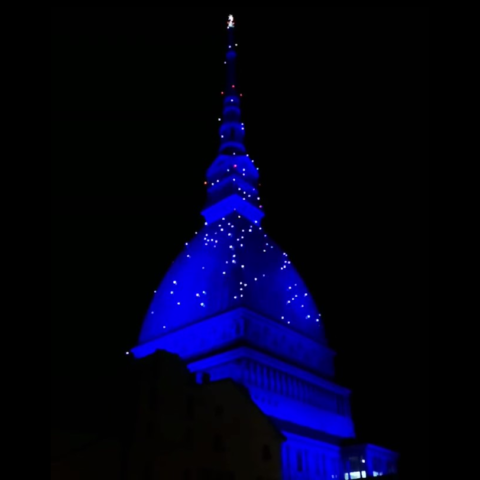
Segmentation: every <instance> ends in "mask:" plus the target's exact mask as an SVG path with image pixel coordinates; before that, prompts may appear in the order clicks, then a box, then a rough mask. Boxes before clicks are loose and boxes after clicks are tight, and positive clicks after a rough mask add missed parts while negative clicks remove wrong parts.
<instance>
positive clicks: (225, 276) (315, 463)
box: [132, 17, 395, 480]
mask: <svg viewBox="0 0 480 480" xmlns="http://www.w3.org/2000/svg"><path fill="white" fill-rule="evenodd" d="M234 32H235V23H234V19H233V17H230V19H229V22H228V48H227V54H226V60H225V64H226V70H227V83H226V87H225V90H224V92H223V95H224V102H223V115H222V118H221V119H220V148H219V153H218V157H217V158H216V159H215V161H214V162H213V164H212V165H211V167H210V168H209V169H208V171H207V175H206V182H205V183H206V185H207V188H208V200H207V205H206V207H205V209H204V210H203V212H202V214H203V216H204V217H205V225H204V228H203V229H202V230H201V231H200V232H198V233H197V234H196V235H195V236H194V237H193V239H192V240H191V241H190V242H189V243H188V244H186V245H185V249H184V250H183V252H182V253H181V254H180V255H179V257H178V258H177V259H176V261H175V262H174V264H173V265H172V267H171V269H170V270H169V271H168V272H167V274H166V275H165V277H164V279H163V281H162V283H161V285H160V287H159V289H158V290H157V291H156V292H155V295H154V298H153V300H152V302H151V306H150V308H149V311H148V314H147V316H146V318H145V321H144V324H143V327H142V330H141V334H140V338H139V342H138V345H137V346H136V347H135V348H133V349H132V353H133V354H134V355H135V357H137V358H143V357H147V356H149V355H152V354H153V353H154V352H155V351H157V350H166V351H169V352H173V353H175V354H178V355H180V356H181V358H182V359H184V360H185V361H186V362H187V363H188V366H189V369H190V370H191V371H192V372H198V373H200V374H201V373H208V374H209V375H210V377H211V379H212V380H221V379H226V378H231V379H233V380H235V381H236V382H238V383H240V384H242V385H244V386H245V387H246V388H247V389H248V390H249V392H250V394H251V397H252V399H253V400H254V401H255V403H256V404H257V405H258V406H259V407H260V409H261V410H262V411H263V412H264V413H265V414H266V415H267V416H268V417H269V418H270V419H271V420H272V422H273V423H274V424H275V425H276V426H277V427H278V428H279V429H280V430H281V431H282V432H283V434H284V436H285V437H286V441H285V442H284V444H283V447H282V448H283V452H282V470H283V479H284V480H306V479H311V480H326V479H328V480H331V479H340V478H347V479H348V478H354V477H351V476H350V477H349V475H350V473H351V472H349V471H347V470H346V468H348V467H347V463H348V462H346V460H345V457H344V454H343V450H342V443H343V442H344V441H345V440H347V439H352V438H354V437H355V430H354V425H353V421H352V416H351V411H350V391H349V390H348V389H346V388H344V387H342V386H340V385H338V384H337V383H335V380H334V363H333V360H334V355H335V353H334V352H333V351H332V350H331V349H330V348H329V346H328V344H327V340H326V338H325V333H324V330H323V325H322V317H321V314H320V312H319V311H318V309H317V307H316V305H315V301H314V299H313V298H312V296H311V294H310V292H309V290H308V288H307V286H306V285H305V283H304V282H303V280H302V278H301V277H300V275H299V273H298V272H297V270H296V269H295V267H294V266H293V265H292V263H291V261H290V260H289V257H288V254H287V253H286V252H284V251H282V249H281V248H280V247H279V246H278V245H277V244H276V243H275V242H274V241H273V240H272V239H271V238H269V236H268V235H266V234H265V232H264V231H263V229H262V225H261V221H262V218H263V216H264V212H263V208H262V203H261V199H260V196H259V191H258V182H259V173H258V169H257V167H256V166H255V164H254V162H253V161H252V160H251V159H250V156H249V154H248V153H247V149H246V147H245V143H244V136H245V126H244V124H243V123H242V121H241V111H240V101H241V94H240V93H239V89H238V85H237V82H236V57H237V50H236V46H237V45H236V43H235V38H234ZM394 457H395V455H394V454H393V453H392V458H394ZM358 471H359V472H360V475H361V476H362V471H363V470H358ZM365 472H366V470H365ZM353 473H354V475H355V472H353Z"/></svg>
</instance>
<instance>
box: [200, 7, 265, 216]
mask: <svg viewBox="0 0 480 480" xmlns="http://www.w3.org/2000/svg"><path fill="white" fill-rule="evenodd" d="M234 27H235V20H234V17H233V15H230V16H229V20H228V28H227V30H228V48H227V53H226V59H225V65H226V71H227V84H226V87H225V90H224V91H223V92H222V95H223V96H224V101H223V115H222V117H221V118H219V121H220V122H221V123H220V148H219V155H218V157H217V159H216V160H215V161H214V162H213V164H212V165H211V167H210V168H209V169H208V172H207V180H206V182H205V184H206V185H207V186H208V200H207V206H206V209H205V211H204V212H203V215H204V217H205V218H206V220H207V222H209V223H210V222H214V221H216V220H218V219H220V218H222V217H224V216H225V215H227V214H229V213H232V212H238V213H240V214H241V215H242V216H244V217H245V218H248V219H249V220H250V221H252V222H255V221H260V220H261V219H262V218H263V216H264V214H263V212H262V206H261V203H260V197H259V193H258V180H259V174H258V169H257V168H256V167H255V166H254V163H253V161H252V160H251V159H250V157H249V155H248V154H247V149H246V147H245V144H244V137H245V125H244V124H243V123H242V121H241V109H240V99H241V97H242V94H241V93H240V92H239V90H238V85H237V75H236V59H237V47H238V44H237V43H235V33H234V32H235V28H234ZM244 202H245V205H244V204H243V203H244Z"/></svg>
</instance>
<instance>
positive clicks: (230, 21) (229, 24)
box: [228, 15, 235, 28]
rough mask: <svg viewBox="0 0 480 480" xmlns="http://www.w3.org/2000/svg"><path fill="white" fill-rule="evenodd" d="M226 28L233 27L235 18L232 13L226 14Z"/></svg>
mask: <svg viewBox="0 0 480 480" xmlns="http://www.w3.org/2000/svg"><path fill="white" fill-rule="evenodd" d="M228 28H235V18H234V17H233V15H229V16H228Z"/></svg>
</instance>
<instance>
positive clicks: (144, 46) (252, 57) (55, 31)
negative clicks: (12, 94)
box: [51, 7, 429, 462]
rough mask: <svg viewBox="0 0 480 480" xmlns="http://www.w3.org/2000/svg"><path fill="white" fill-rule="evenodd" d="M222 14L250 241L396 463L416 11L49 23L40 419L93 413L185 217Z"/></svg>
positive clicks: (365, 432)
mask: <svg viewBox="0 0 480 480" xmlns="http://www.w3.org/2000/svg"><path fill="white" fill-rule="evenodd" d="M229 13H234V14H235V15H236V18H237V34H238V43H239V77H240V79H239V85H240V89H241V91H242V92H243V94H244V102H243V118H244V121H245V123H246V133H247V140H246V143H247V148H248V150H249V152H250V155H251V157H252V158H253V159H254V160H255V161H256V164H257V165H258V166H260V174H261V180H262V182H261V183H262V189H261V190H262V191H261V195H262V197H263V204H264V209H265V212H266V215H267V216H266V219H265V222H264V226H265V229H266V230H267V231H268V233H269V234H270V235H271V236H272V237H273V238H274V239H275V240H276V241H277V242H278V243H279V244H280V245H281V246H282V247H283V248H284V249H285V250H286V251H287V252H288V253H289V255H290V257H291V259H292V261H293V263H294V264H295V266H296V267H297V269H298V270H299V271H300V273H301V274H302V276H303V277H304V279H305V280H306V282H307V285H309V287H310V289H311V291H312V294H313V295H314V297H315V299H316V301H317V304H318V306H319V308H320V311H321V312H322V314H323V318H324V322H325V327H326V331H327V335H328V338H329V340H330V344H331V346H332V347H333V348H334V349H335V350H336V351H337V352H338V355H337V372H338V376H337V378H338V380H339V382H340V383H342V384H344V385H346V386H348V387H350V388H352V389H353V397H352V398H353V412H354V416H355V420H356V425H357V432H358V434H359V437H360V438H361V439H365V440H368V441H371V442H373V443H375V442H376V443H379V444H381V445H384V446H386V447H390V448H394V449H399V450H400V451H401V452H402V453H404V455H405V457H406V458H407V459H410V462H411V461H413V460H412V459H413V458H414V457H415V455H416V452H418V451H420V447H422V446H423V447H426V446H427V445H428V339H427V338H428V336H427V327H428V267H427V264H428V155H429V151H428V135H429V133H428V9H426V8H413V7H409V8H401V7H390V8H380V7H370V8H366V7H361V8H352V7H344V8H233V9H231V12H230V10H226V9H221V8H193V7H192V8H146V7H145V8H54V9H52V34H51V35H52V63H51V65H52V69H51V72H52V75H51V86H52V90H51V92H52V113H51V126H52V129H51V132H52V143H51V145H52V147H51V148H52V170H51V171H52V186H51V195H52V209H51V210H52V237H51V245H52V327H51V331H52V414H53V415H52V421H53V423H52V424H53V425H54V426H61V427H64V428H67V427H69V428H78V425H77V424H78V423H81V422H79V419H82V422H83V420H84V419H85V418H92V411H93V410H92V409H93V405H94V404H95V403H96V400H97V399H99V400H100V403H101V404H102V405H103V404H105V403H108V402H111V401H112V399H111V398H110V399H108V385H109V382H110V379H112V378H116V376H118V375H120V374H121V372H122V364H123V361H124V352H125V351H126V350H128V349H129V348H130V347H132V346H133V345H134V344H135V342H136V338H137V335H138V333H139V330H140V326H141V323H142V320H143V316H144V314H145V312H146V309H147V308H148V304H149V301H150V300H151V296H152V292H153V290H155V288H156V287H157V286H158V284H159V283H160V281H161V279H162V277H163V275H164V273H165V272H166V270H167V269H168V266H169V265H170V264H171V262H172V261H173V260H174V258H175V257H176V255H177V254H178V253H179V252H180V250H181V249H182V246H183V244H184V243H185V242H186V241H188V240H189V239H190V238H191V237H192V236H193V233H194V232H195V231H196V230H197V229H198V228H199V226H200V225H202V223H203V220H202V218H201V216H200V211H201V209H202V206H203V202H204V199H205V192H204V186H203V182H204V175H205V171H206V169H207V168H208V166H209V165H210V164H211V162H212V161H213V160H214V159H215V156H216V153H217V147H218V132H217V129H218V117H219V116H220V113H221V102H222V97H221V96H220V91H221V90H222V89H223V86H224V71H223V67H224V65H223V58H224V51H225V40H226V36H225V33H226V30H225V21H226V17H227V14H229ZM106 399H108V400H106ZM102 402H103V403H102Z"/></svg>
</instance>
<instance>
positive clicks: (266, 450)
mask: <svg viewBox="0 0 480 480" xmlns="http://www.w3.org/2000/svg"><path fill="white" fill-rule="evenodd" d="M271 459H272V451H271V450H270V447H269V446H268V445H264V446H263V448H262V460H263V461H264V462H268V461H269V460H271Z"/></svg>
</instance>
